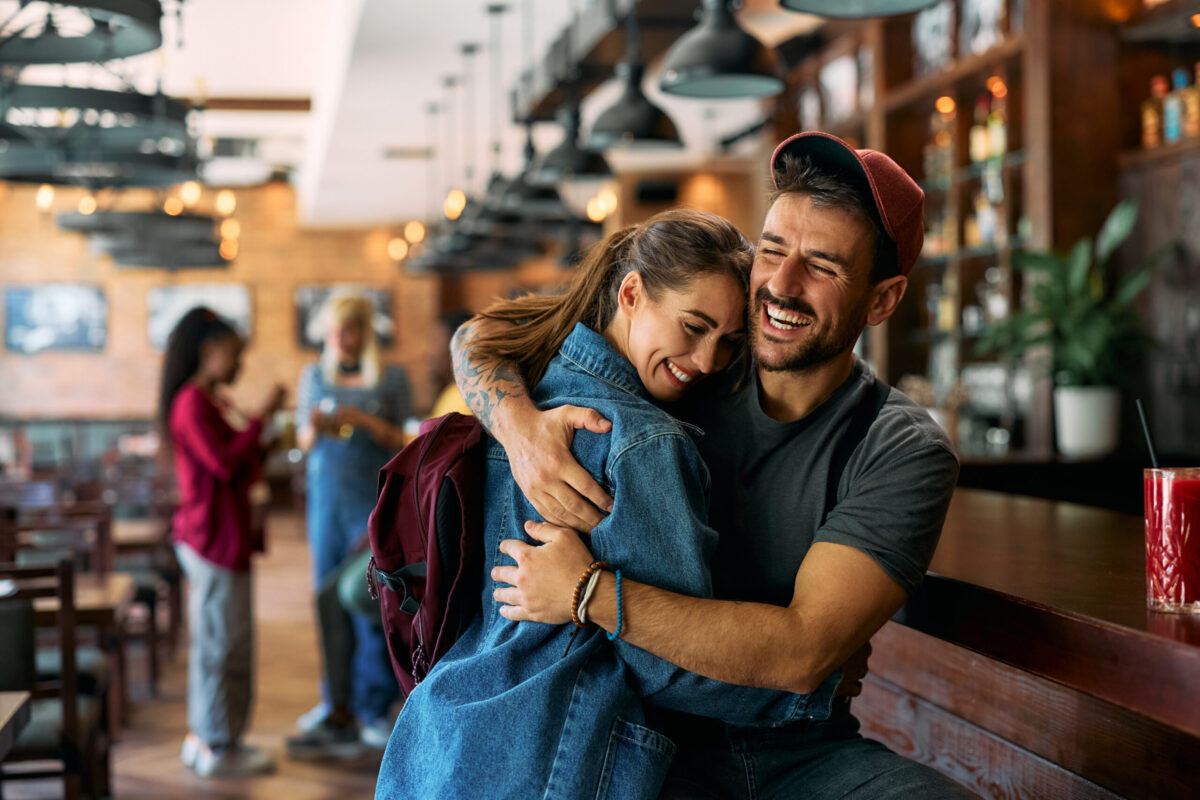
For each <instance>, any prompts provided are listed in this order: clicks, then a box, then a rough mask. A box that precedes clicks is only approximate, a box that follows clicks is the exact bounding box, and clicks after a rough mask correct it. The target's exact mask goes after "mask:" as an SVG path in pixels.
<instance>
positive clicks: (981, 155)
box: [968, 94, 992, 164]
mask: <svg viewBox="0 0 1200 800" xmlns="http://www.w3.org/2000/svg"><path fill="white" fill-rule="evenodd" d="M989 97H990V95H988V94H981V95H979V99H978V100H977V101H976V102H975V121H974V123H973V124H972V125H971V132H970V137H969V140H968V149H969V151H970V155H971V163H972V164H978V163H979V162H981V161H987V158H988V156H989V155H990V154H991V152H990V151H991V146H992V145H991V141H990V139H989V137H988V111H989V110H990V108H989V107H990V105H991V103H990V102H989V100H988V98H989Z"/></svg>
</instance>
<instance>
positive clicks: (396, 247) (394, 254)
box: [387, 236, 408, 261]
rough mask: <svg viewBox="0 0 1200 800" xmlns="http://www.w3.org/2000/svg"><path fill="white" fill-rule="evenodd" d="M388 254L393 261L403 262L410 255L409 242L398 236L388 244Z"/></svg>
mask: <svg viewBox="0 0 1200 800" xmlns="http://www.w3.org/2000/svg"><path fill="white" fill-rule="evenodd" d="M387 254H388V258H390V259H391V260H392V261H403V260H404V258H405V256H407V255H408V242H406V241H404V240H403V239H401V238H400V237H399V236H397V237H396V238H394V239H392V240H391V241H389V242H388V243H387Z"/></svg>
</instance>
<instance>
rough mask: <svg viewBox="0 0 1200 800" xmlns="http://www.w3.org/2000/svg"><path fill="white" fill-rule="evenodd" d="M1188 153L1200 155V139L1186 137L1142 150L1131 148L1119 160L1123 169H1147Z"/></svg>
mask: <svg viewBox="0 0 1200 800" xmlns="http://www.w3.org/2000/svg"><path fill="white" fill-rule="evenodd" d="M1187 155H1198V156H1200V139H1184V140H1183V141H1180V142H1172V143H1171V144H1164V145H1160V146H1158V147H1148V148H1144V149H1142V150H1129V151H1127V152H1124V153H1122V154H1121V156H1120V158H1119V159H1118V161H1117V164H1118V166H1120V168H1121V170H1122V171H1124V170H1131V169H1145V168H1147V167H1153V166H1156V165H1157V164H1161V163H1162V162H1164V161H1171V160H1173V159H1176V158H1180V157H1182V156H1187Z"/></svg>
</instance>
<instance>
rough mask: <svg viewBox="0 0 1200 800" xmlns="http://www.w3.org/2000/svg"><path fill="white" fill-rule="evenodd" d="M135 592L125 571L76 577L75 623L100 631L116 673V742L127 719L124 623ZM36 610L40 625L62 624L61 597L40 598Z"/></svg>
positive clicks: (112, 710)
mask: <svg viewBox="0 0 1200 800" xmlns="http://www.w3.org/2000/svg"><path fill="white" fill-rule="evenodd" d="M135 591H136V589H135V587H134V583H133V576H131V575H126V574H124V573H121V572H109V573H105V574H103V575H98V574H91V573H84V574H81V575H78V576H76V578H75V624H76V625H78V626H79V627H94V628H95V629H96V631H97V634H98V636H99V639H100V644H101V647H102V648H103V649H104V651H105V653H106V654H107V655H108V661H109V666H110V668H111V670H112V687H111V688H110V690H109V697H108V700H109V704H108V719H109V723H108V728H109V735H110V737H111V740H112V741H114V742H115V741H117V740H118V739H119V738H120V732H121V721H122V720H123V719H124V718H125V697H126V674H125V627H124V622H125V617H126V615H127V614H128V613H129V607H130V605H131V604H132V603H133V597H134V593H135ZM33 608H34V622H35V624H37V625H38V626H40V627H53V626H55V625H57V624H58V599H57V598H54V597H41V598H38V599H36V600H34V605H33Z"/></svg>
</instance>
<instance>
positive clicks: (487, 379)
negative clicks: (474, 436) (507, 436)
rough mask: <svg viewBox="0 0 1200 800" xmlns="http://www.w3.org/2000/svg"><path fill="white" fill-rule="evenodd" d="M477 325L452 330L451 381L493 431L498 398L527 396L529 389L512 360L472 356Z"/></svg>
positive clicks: (499, 400) (469, 406) (484, 425)
mask: <svg viewBox="0 0 1200 800" xmlns="http://www.w3.org/2000/svg"><path fill="white" fill-rule="evenodd" d="M477 324H478V323H468V324H466V325H463V326H462V327H461V328H459V329H458V331H457V332H455V334H454V338H453V340H451V342H450V354H451V358H452V360H453V363H454V382H455V383H457V384H458V389H459V391H460V392H462V396H463V400H465V401H466V403H467V407H468V408H470V409H471V411H472V412H474V414H475V416H476V417H478V418H479V421H480V422H481V423H483V427H485V428H487V429H488V430H489V431H492V430H493V425H494V424H495V419H494V416H495V412H496V409H497V407H499V405H500V403H501V401H503V400H504V399H505V398H509V397H527V396H528V395H529V392H528V391H527V390H526V388H525V382H524V381H523V380H521V376H520V375H519V374H518V373H517V370H516V368H515V367H514V366H513V364H512V363H511V362H508V361H489V360H485V359H478V358H475V357H474V356H473V355H472V352H471V344H472V342H473V341H474V339H475V337H476V335H478V329H477V327H476V326H477Z"/></svg>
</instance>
